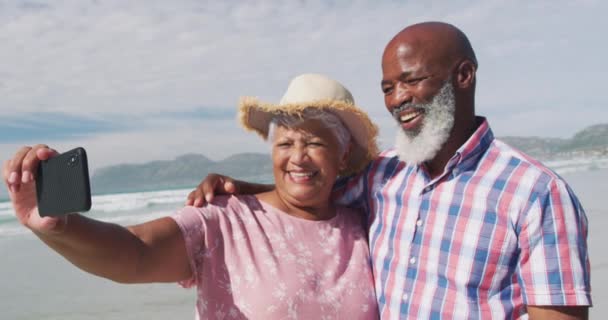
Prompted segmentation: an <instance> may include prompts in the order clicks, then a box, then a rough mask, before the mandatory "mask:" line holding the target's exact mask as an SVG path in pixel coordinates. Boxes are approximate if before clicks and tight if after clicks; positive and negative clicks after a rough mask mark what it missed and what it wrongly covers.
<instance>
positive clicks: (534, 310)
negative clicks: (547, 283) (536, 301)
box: [527, 306, 589, 320]
mask: <svg viewBox="0 0 608 320" xmlns="http://www.w3.org/2000/svg"><path fill="white" fill-rule="evenodd" d="M527 307H528V316H529V319H530V320H586V319H589V307H587V306H561V307H557V306H527Z"/></svg>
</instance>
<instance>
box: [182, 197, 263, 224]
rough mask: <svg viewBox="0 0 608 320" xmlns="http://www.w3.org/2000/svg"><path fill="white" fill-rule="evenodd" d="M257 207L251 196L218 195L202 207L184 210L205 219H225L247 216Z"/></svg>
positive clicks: (257, 203)
mask: <svg viewBox="0 0 608 320" xmlns="http://www.w3.org/2000/svg"><path fill="white" fill-rule="evenodd" d="M257 206H259V202H258V201H257V200H256V198H255V197H254V196H252V195H219V196H215V197H214V198H213V200H212V201H211V202H210V203H207V204H206V205H205V206H203V207H200V208H195V207H185V208H184V210H193V211H196V212H197V213H198V214H200V215H201V216H202V217H203V218H205V219H218V218H219V219H226V218H230V217H233V216H237V217H238V216H239V215H243V214H248V213H250V212H252V211H253V210H255V208H256V207H257Z"/></svg>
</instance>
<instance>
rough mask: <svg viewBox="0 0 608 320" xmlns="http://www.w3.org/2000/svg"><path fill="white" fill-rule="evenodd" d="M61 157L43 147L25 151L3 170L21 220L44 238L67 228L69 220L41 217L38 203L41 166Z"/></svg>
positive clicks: (6, 163) (24, 148)
mask: <svg viewBox="0 0 608 320" xmlns="http://www.w3.org/2000/svg"><path fill="white" fill-rule="evenodd" d="M57 154H58V153H57V151H55V150H53V149H51V148H49V147H48V146H46V145H42V144H39V145H35V146H33V147H22V148H21V149H19V150H18V151H17V153H15V155H14V156H13V158H12V159H10V160H7V161H5V162H4V165H3V166H2V176H3V178H4V183H5V184H6V186H7V188H8V191H9V196H10V198H11V202H12V204H13V208H14V210H15V215H16V217H17V219H18V220H19V222H21V224H23V225H24V226H26V227H27V228H29V229H31V230H32V231H34V232H37V233H41V234H57V233H60V232H61V231H63V229H64V227H65V224H66V216H62V217H40V214H39V213H38V201H37V199H36V180H35V179H36V172H37V170H38V164H39V163H40V161H42V160H47V159H49V158H51V157H54V156H56V155H57Z"/></svg>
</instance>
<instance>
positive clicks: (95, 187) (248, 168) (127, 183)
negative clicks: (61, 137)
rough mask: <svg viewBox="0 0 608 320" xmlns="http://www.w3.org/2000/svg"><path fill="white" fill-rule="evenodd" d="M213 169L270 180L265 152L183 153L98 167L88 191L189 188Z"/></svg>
mask: <svg viewBox="0 0 608 320" xmlns="http://www.w3.org/2000/svg"><path fill="white" fill-rule="evenodd" d="M212 172H213V173H222V174H226V175H230V176H231V177H234V178H236V179H243V180H248V181H258V182H270V181H272V164H271V162H270V156H269V155H267V154H258V153H240V154H236V155H233V156H231V157H228V158H226V159H224V160H221V161H217V162H216V161H212V160H210V159H209V158H207V157H205V156H204V155H201V154H186V155H182V156H179V157H177V158H175V159H174V160H166V161H153V162H148V163H144V164H120V165H114V166H109V167H104V168H100V169H98V170H97V171H95V173H94V174H93V175H92V177H91V191H92V192H93V193H94V194H103V193H109V192H112V193H114V192H129V191H149V190H160V189H175V188H191V187H193V186H196V185H198V183H200V181H201V180H202V179H203V178H204V177H205V176H206V175H207V174H208V173H212Z"/></svg>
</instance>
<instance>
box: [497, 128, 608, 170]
mask: <svg viewBox="0 0 608 320" xmlns="http://www.w3.org/2000/svg"><path fill="white" fill-rule="evenodd" d="M500 139H501V140H503V141H504V142H506V143H507V144H509V145H511V146H513V147H515V148H518V149H520V150H521V151H523V152H525V153H527V154H529V155H531V156H533V157H536V158H538V159H540V160H546V161H555V160H568V159H573V158H590V157H608V124H597V125H594V126H590V127H587V128H585V129H583V130H581V131H579V132H577V133H576V134H575V135H574V136H573V137H572V138H570V139H557V138H540V137H501V138H500Z"/></svg>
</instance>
